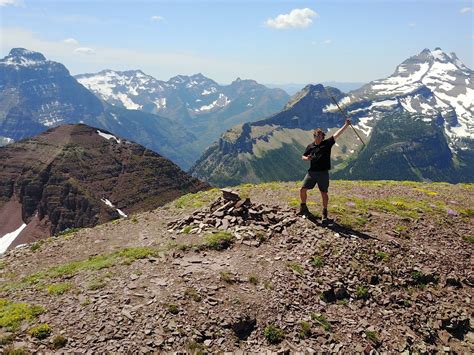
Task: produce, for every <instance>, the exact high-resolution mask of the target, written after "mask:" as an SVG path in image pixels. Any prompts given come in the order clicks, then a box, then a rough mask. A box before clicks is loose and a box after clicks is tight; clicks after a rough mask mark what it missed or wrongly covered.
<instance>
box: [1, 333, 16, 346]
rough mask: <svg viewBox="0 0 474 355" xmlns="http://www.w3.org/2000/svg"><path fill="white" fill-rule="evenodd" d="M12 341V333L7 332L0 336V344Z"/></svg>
mask: <svg viewBox="0 0 474 355" xmlns="http://www.w3.org/2000/svg"><path fill="white" fill-rule="evenodd" d="M12 341H13V335H12V334H8V335H4V336H1V337H0V346H4V345H7V344H10V343H11V342H12Z"/></svg>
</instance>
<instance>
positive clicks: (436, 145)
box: [191, 48, 474, 185]
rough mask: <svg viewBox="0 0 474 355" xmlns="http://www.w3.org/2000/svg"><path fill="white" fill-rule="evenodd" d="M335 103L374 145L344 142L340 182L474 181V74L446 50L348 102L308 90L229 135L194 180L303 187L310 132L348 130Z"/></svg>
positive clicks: (337, 155) (403, 67)
mask: <svg viewBox="0 0 474 355" xmlns="http://www.w3.org/2000/svg"><path fill="white" fill-rule="evenodd" d="M332 98H334V99H335V100H337V102H338V103H339V105H340V106H342V107H344V109H345V110H346V112H348V113H349V114H350V115H351V117H352V119H353V123H354V127H355V128H356V129H357V130H358V132H359V133H360V134H361V135H362V136H363V137H364V138H365V139H366V140H367V141H368V144H367V147H366V148H364V149H363V150H362V151H361V148H362V147H361V143H360V142H359V141H358V140H357V139H356V137H355V135H354V133H353V132H351V131H350V130H349V131H347V132H346V133H345V134H344V135H343V136H342V137H341V138H340V139H339V140H338V142H337V144H336V146H335V147H334V148H333V158H334V161H333V166H335V167H336V168H337V169H336V172H335V174H334V175H335V176H336V177H339V178H357V179H413V180H434V181H451V182H458V181H473V180H474V170H473V169H474V168H473V167H474V156H473V152H474V145H473V143H474V76H473V71H472V70H471V69H469V68H467V67H466V66H465V65H464V64H463V63H461V61H460V60H459V59H458V58H457V57H456V55H455V54H454V53H451V54H446V53H444V52H443V51H442V50H441V49H439V48H436V49H435V50H434V51H430V50H429V49H425V50H423V51H422V52H421V53H419V54H418V55H415V56H413V57H411V58H409V59H407V60H406V61H404V62H403V63H401V64H400V65H399V66H398V67H397V68H396V70H395V72H394V74H393V75H391V76H390V77H388V78H386V79H380V80H376V81H373V82H371V83H368V84H366V85H364V86H363V87H361V88H360V89H358V90H354V91H351V92H349V93H348V94H344V93H342V92H341V91H339V90H337V89H335V88H331V87H324V86H322V85H308V86H307V87H305V88H304V89H303V90H302V91H301V92H299V93H298V94H296V95H295V96H293V97H292V99H291V101H290V102H289V103H288V104H287V105H286V106H285V108H284V109H283V110H282V111H281V112H279V113H277V114H275V115H273V116H270V117H269V118H267V119H265V120H261V121H258V122H254V123H249V124H244V125H241V126H237V127H234V128H232V129H231V130H229V131H227V132H226V133H224V134H223V135H222V136H221V138H220V139H219V140H218V142H216V143H215V144H213V145H212V146H211V147H210V148H209V149H208V150H207V151H206V152H205V153H204V155H203V156H202V157H201V158H200V159H199V160H198V162H197V163H196V165H195V166H194V167H193V168H192V169H191V172H192V173H193V174H194V175H195V176H198V177H201V178H203V179H206V180H207V181H209V182H211V183H213V184H216V185H228V184H235V183H240V182H245V181H247V182H258V181H270V180H298V179H301V178H302V176H303V175H304V171H305V169H306V168H307V164H305V162H302V161H301V160H300V157H301V153H302V151H303V149H304V146H306V144H308V143H310V142H311V141H312V137H311V130H312V129H314V128H316V127H322V128H324V129H326V130H328V131H329V134H332V133H333V132H334V131H335V130H336V129H337V128H339V127H340V126H342V124H343V122H344V119H343V117H342V115H341V114H340V113H339V112H338V109H337V107H336V105H334V103H333V102H332ZM402 128H403V129H402ZM374 132H377V133H374ZM359 152H360V153H359ZM381 157H383V159H382V158H381ZM395 157H396V159H397V163H396V164H393V162H394V160H390V159H392V158H393V159H395ZM349 158H350V159H349ZM343 162H344V164H341V163H343ZM369 167H370V168H369ZM374 171H376V172H377V174H375V173H374Z"/></svg>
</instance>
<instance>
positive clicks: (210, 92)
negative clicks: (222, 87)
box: [201, 87, 217, 96]
mask: <svg viewBox="0 0 474 355" xmlns="http://www.w3.org/2000/svg"><path fill="white" fill-rule="evenodd" d="M215 92H217V89H216V88H215V87H211V88H210V89H209V90H207V89H204V90H203V91H202V93H201V95H202V96H206V95H211V94H214V93H215Z"/></svg>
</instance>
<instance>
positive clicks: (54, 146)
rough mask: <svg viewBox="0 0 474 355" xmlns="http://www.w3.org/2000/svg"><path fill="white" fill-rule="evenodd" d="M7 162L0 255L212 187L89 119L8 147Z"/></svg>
mask: <svg viewBox="0 0 474 355" xmlns="http://www.w3.org/2000/svg"><path fill="white" fill-rule="evenodd" d="M0 167H1V168H0V253H2V252H3V251H5V250H6V248H8V247H10V246H15V245H18V244H22V243H27V242H31V241H34V240H36V239H39V238H44V237H47V236H50V235H54V234H57V233H59V232H61V231H64V230H66V229H68V228H79V227H91V226H94V225H96V224H99V223H104V222H107V221H109V220H112V219H117V218H119V217H120V216H126V215H128V214H130V213H134V212H137V211H143V210H149V209H153V208H156V207H157V206H160V205H163V204H165V203H166V202H169V201H171V200H173V199H175V198H177V197H179V196H181V195H183V194H185V193H188V192H197V191H199V190H201V189H203V188H206V187H207V186H206V184H204V183H202V182H201V181H199V180H198V179H196V178H192V177H190V176H189V175H187V174H186V173H185V172H183V171H182V170H181V169H180V168H179V167H178V166H176V165H175V164H174V163H172V162H171V161H169V160H168V159H165V158H164V157H162V156H160V155H158V154H156V153H155V152H153V151H151V150H148V149H146V148H144V147H143V146H140V145H137V144H134V143H131V142H130V141H128V140H126V139H124V138H121V137H118V136H114V135H112V134H111V133H110V132H107V131H105V130H98V129H97V128H92V127H89V126H86V125H82V124H79V125H61V126H59V127H56V128H52V129H50V130H47V131H46V132H44V133H42V134H40V135H38V136H36V137H33V138H28V139H25V140H21V141H19V142H16V143H12V144H9V145H7V146H5V147H1V148H0ZM5 235H7V236H8V237H5ZM2 237H3V238H2ZM7 239H8V240H7Z"/></svg>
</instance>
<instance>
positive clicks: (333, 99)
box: [331, 96, 365, 146]
mask: <svg viewBox="0 0 474 355" xmlns="http://www.w3.org/2000/svg"><path fill="white" fill-rule="evenodd" d="M331 99H332V101H334V103H335V104H336V106H337V108H338V109H339V111H341V113H342V115H343V116H344V118H345V119H346V120H348V119H349V116H347V115H346V114H345V113H344V111H342V109H341V107H340V106H339V104H338V103H337V101H336V99H335V98H334V96H331ZM350 126H351V127H352V129H353V130H354V132H355V134H356V135H357V138H359V140H360V141H361V142H362V144H363V145H364V146H365V143H364V141H363V140H362V138H360V136H359V133H357V131H356V129H355V128H354V126H352V123H351V125H350Z"/></svg>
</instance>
